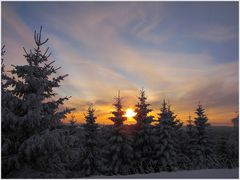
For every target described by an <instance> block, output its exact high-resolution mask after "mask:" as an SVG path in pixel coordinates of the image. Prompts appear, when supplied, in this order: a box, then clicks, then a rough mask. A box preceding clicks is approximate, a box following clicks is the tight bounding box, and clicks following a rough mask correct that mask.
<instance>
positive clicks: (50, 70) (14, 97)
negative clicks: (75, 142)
mask: <svg viewBox="0 0 240 180" xmlns="http://www.w3.org/2000/svg"><path fill="white" fill-rule="evenodd" d="M41 31H42V28H40V31H39V33H37V32H36V31H35V32H34V41H35V45H36V47H35V48H34V49H33V51H32V50H30V51H29V52H27V51H26V50H25V49H24V51H25V55H24V57H25V59H26V61H27V63H26V65H12V66H13V69H12V70H11V71H10V73H11V75H12V77H10V76H9V77H8V78H7V80H6V81H7V85H8V87H9V88H6V89H7V90H6V92H8V93H7V94H8V101H7V100H6V99H5V97H4V103H3V104H2V105H4V108H2V110H3V111H4V112H5V111H6V113H5V114H4V115H3V116H2V132H3V135H2V137H3V136H10V135H11V133H13V134H15V135H16V136H15V137H16V138H17V139H16V141H15V142H14V146H15V148H14V151H15V152H14V153H15V154H17V153H18V150H19V148H20V146H21V144H22V143H23V142H24V141H25V140H27V139H28V138H30V137H31V136H33V135H34V134H38V133H40V132H42V131H44V130H46V129H53V128H56V127H57V126H58V125H59V124H60V123H61V119H62V118H64V117H65V114H66V113H69V112H70V111H71V110H73V109H64V110H60V109H59V107H60V106H62V105H63V104H64V101H65V100H68V99H69V97H63V98H58V99H57V100H55V97H56V95H57V94H56V93H55V92H54V88H59V87H60V82H61V81H63V80H64V78H65V77H67V76H68V75H67V74H66V75H63V76H57V77H55V76H54V75H55V74H56V73H57V70H58V69H59V68H54V66H53V63H54V61H52V62H49V57H50V55H51V53H48V50H49V48H47V49H46V50H45V51H42V46H44V45H45V44H46V43H47V41H48V39H46V40H44V41H43V40H42V34H41ZM2 78H4V76H3V77H2ZM4 94H5V92H4ZM4 96H5V95H4ZM10 99H11V101H9V100H10ZM2 102H3V100H2ZM21 158H23V159H21V162H24V158H25V159H27V157H21ZM5 168H6V167H5V166H3V171H5Z"/></svg>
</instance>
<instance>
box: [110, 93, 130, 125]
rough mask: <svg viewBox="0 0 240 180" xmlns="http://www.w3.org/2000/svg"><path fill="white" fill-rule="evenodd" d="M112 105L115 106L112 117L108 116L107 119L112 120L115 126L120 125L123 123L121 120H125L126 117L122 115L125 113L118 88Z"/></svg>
mask: <svg viewBox="0 0 240 180" xmlns="http://www.w3.org/2000/svg"><path fill="white" fill-rule="evenodd" d="M113 105H114V106H115V108H116V110H115V111H113V112H112V114H113V117H110V118H109V119H110V120H112V121H113V123H114V126H115V127H120V126H122V125H123V122H124V121H126V120H127V118H126V117H124V114H125V113H124V111H123V110H122V101H121V96H120V90H119V91H118V96H117V97H115V103H114V104H113Z"/></svg>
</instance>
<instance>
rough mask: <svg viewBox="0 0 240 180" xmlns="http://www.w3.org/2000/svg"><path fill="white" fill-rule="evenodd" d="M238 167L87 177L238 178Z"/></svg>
mask: <svg viewBox="0 0 240 180" xmlns="http://www.w3.org/2000/svg"><path fill="white" fill-rule="evenodd" d="M238 176H239V169H203V170H191V171H177V172H161V173H151V174H134V175H126V176H120V175H118V176H91V177H89V178H91V179H94V178H96V179H97V178H104V179H107V178H115V179H120V178H128V179H129V178H137V179H149V178H163V179H177V178H179V179H182V178H185V179H186V178H191V179H192V178H199V179H201V178H214V179H221V178H228V179H234V178H238Z"/></svg>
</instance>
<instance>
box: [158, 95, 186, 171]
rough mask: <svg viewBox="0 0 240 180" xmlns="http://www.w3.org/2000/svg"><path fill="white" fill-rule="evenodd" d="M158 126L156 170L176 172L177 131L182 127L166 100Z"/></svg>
mask: <svg viewBox="0 0 240 180" xmlns="http://www.w3.org/2000/svg"><path fill="white" fill-rule="evenodd" d="M158 115H159V117H158V124H157V125H156V132H155V135H156V144H155V151H156V155H155V159H156V163H155V170H156V171H174V170H176V169H177V148H176V147H177V146H176V143H177V139H176V135H177V134H176V130H177V129H178V128H179V127H180V126H181V125H180V124H179V121H177V120H176V116H175V115H174V113H173V112H172V111H171V110H170V106H168V105H167V103H166V101H165V100H164V101H163V103H162V107H161V109H160V113H159V114H158Z"/></svg>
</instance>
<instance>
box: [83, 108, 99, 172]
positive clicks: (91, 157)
mask: <svg viewBox="0 0 240 180" xmlns="http://www.w3.org/2000/svg"><path fill="white" fill-rule="evenodd" d="M94 111H95V110H94V108H93V105H90V106H89V107H88V112H87V115H85V120H86V124H84V126H83V127H84V132H85V142H84V147H85V153H84V155H83V158H82V159H81V160H80V171H81V174H83V175H85V176H90V175H96V174H98V164H97V163H98V157H97V156H98V155H97V154H98V140H97V139H98V135H97V128H98V125H97V124H96V117H95V115H94Z"/></svg>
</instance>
